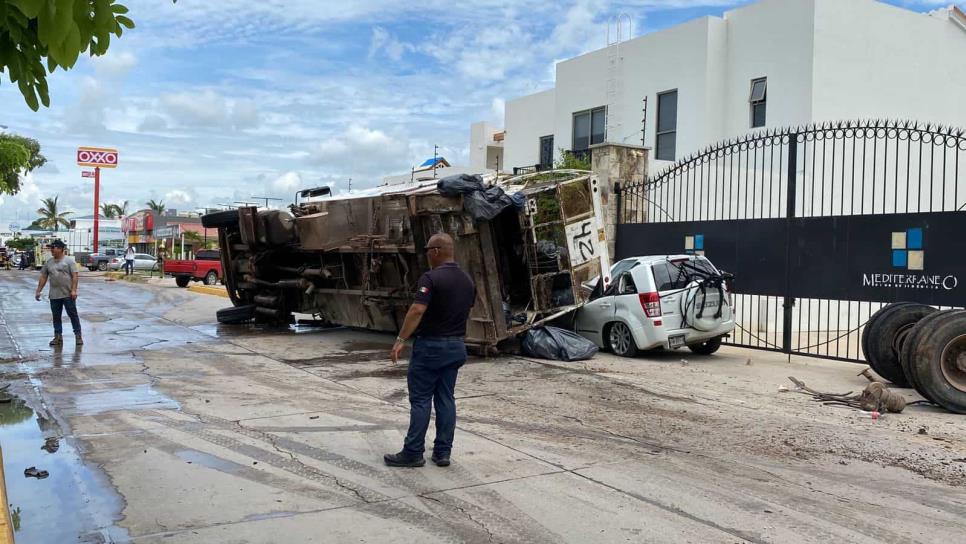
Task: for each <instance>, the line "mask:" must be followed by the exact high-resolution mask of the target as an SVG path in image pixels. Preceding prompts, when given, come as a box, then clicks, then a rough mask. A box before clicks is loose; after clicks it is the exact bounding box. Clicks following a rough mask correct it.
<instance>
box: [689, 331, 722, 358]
mask: <svg viewBox="0 0 966 544" xmlns="http://www.w3.org/2000/svg"><path fill="white" fill-rule="evenodd" d="M720 348H721V337H720V336H718V337H716V338H712V339H711V340H708V341H707V342H702V343H700V344H690V345H688V349H689V350H691V351H692V352H694V353H696V354H698V355H711V354H712V353H714V352H716V351H718V349H720Z"/></svg>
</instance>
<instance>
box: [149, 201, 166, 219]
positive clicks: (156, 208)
mask: <svg viewBox="0 0 966 544" xmlns="http://www.w3.org/2000/svg"><path fill="white" fill-rule="evenodd" d="M145 205H146V206H147V207H148V208H149V209H151V211H153V212H154V213H156V214H158V215H163V214H164V201H163V200H159V201H158V202H155V201H154V199H151V200H148V201H147V202H146V203H145Z"/></svg>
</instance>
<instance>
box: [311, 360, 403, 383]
mask: <svg viewBox="0 0 966 544" xmlns="http://www.w3.org/2000/svg"><path fill="white" fill-rule="evenodd" d="M408 370H409V367H408V366H407V365H402V364H397V365H390V366H385V367H381V368H377V369H370V370H359V371H357V372H346V373H343V374H336V375H333V376H329V378H331V379H333V380H335V381H339V380H354V379H357V378H404V377H406V372H407V371H408Z"/></svg>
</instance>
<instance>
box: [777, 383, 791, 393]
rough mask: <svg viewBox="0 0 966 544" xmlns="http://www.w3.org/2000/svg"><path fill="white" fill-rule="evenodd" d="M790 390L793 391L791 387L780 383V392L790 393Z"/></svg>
mask: <svg viewBox="0 0 966 544" xmlns="http://www.w3.org/2000/svg"><path fill="white" fill-rule="evenodd" d="M789 391H791V389H789V388H788V387H786V386H784V385H779V386H778V392H779V393H788V392H789Z"/></svg>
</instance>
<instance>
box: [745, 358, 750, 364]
mask: <svg viewBox="0 0 966 544" xmlns="http://www.w3.org/2000/svg"><path fill="white" fill-rule="evenodd" d="M745 366H751V357H748V360H747V361H745Z"/></svg>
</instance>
